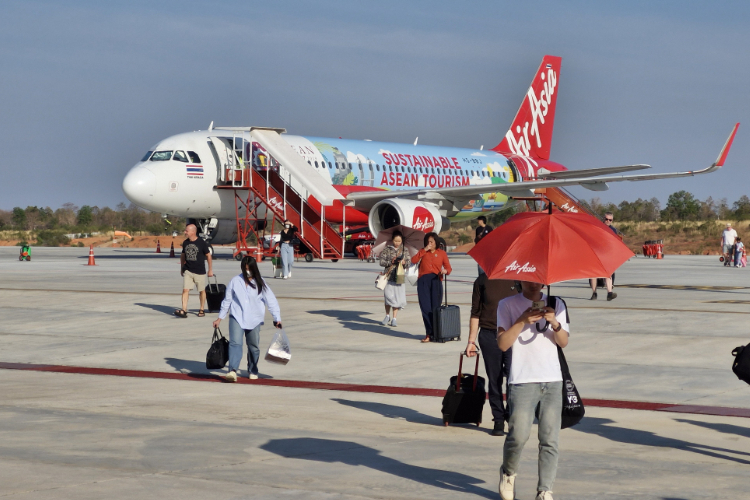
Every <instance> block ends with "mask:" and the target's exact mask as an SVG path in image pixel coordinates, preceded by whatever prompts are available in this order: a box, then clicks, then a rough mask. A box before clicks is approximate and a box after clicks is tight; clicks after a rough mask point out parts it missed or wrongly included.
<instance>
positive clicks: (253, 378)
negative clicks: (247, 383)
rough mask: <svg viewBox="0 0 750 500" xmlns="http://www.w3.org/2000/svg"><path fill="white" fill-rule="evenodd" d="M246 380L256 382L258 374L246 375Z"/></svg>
mask: <svg viewBox="0 0 750 500" xmlns="http://www.w3.org/2000/svg"><path fill="white" fill-rule="evenodd" d="M247 378H249V379H250V380H258V374H257V373H249V374H248V375H247Z"/></svg>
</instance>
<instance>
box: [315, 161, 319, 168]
mask: <svg viewBox="0 0 750 500" xmlns="http://www.w3.org/2000/svg"><path fill="white" fill-rule="evenodd" d="M315 168H318V162H317V160H316V161H315Z"/></svg>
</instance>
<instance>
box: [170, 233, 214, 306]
mask: <svg viewBox="0 0 750 500" xmlns="http://www.w3.org/2000/svg"><path fill="white" fill-rule="evenodd" d="M185 236H186V237H187V239H186V240H185V241H183V242H182V254H181V255H180V274H181V275H182V278H183V280H182V309H177V310H175V312H174V314H175V316H177V317H180V318H187V302H188V295H189V294H190V290H191V289H192V288H193V287H198V292H200V301H201V308H200V310H199V311H198V316H199V317H203V316H205V315H206V313H205V312H204V310H203V309H204V307H205V305H206V261H208V276H209V277H211V276H213V275H214V273H213V260H212V259H211V251H210V250H209V249H208V243H206V242H205V241H204V240H203V239H201V238H199V237H198V228H196V227H195V225H194V224H188V226H187V227H186V228H185Z"/></svg>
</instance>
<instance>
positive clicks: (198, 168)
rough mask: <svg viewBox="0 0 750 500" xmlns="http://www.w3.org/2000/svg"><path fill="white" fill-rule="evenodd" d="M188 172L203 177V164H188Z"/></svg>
mask: <svg viewBox="0 0 750 500" xmlns="http://www.w3.org/2000/svg"><path fill="white" fill-rule="evenodd" d="M185 168H186V169H187V174H188V175H190V176H194V177H203V165H187V166H186V167H185Z"/></svg>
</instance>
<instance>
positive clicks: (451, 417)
mask: <svg viewBox="0 0 750 500" xmlns="http://www.w3.org/2000/svg"><path fill="white" fill-rule="evenodd" d="M465 355H466V353H465V352H462V353H461V359H460V361H459V363H458V375H457V376H455V377H451V384H450V387H448V390H447V391H446V392H445V396H443V424H444V425H445V426H446V427H447V426H448V424H477V427H478V426H479V424H481V423H482V410H484V402H485V400H486V399H487V391H486V390H485V388H484V387H485V386H484V378H483V377H480V376H479V355H480V353H479V351H478V350H477V364H476V366H475V367H474V375H470V374H468V373H461V369H462V368H463V361H464V356H465Z"/></svg>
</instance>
